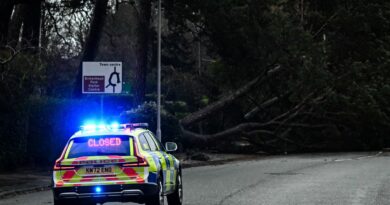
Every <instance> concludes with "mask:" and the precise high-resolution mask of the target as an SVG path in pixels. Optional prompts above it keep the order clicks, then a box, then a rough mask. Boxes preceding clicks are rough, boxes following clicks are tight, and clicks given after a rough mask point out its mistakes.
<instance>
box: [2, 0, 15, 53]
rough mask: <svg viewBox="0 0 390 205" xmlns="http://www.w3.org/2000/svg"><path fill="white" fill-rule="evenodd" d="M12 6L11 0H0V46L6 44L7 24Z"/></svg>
mask: <svg viewBox="0 0 390 205" xmlns="http://www.w3.org/2000/svg"><path fill="white" fill-rule="evenodd" d="M13 8H14V4H13V2H12V0H1V1H0V46H4V45H6V44H7V35H8V26H9V21H10V19H11V15H12V10H13Z"/></svg>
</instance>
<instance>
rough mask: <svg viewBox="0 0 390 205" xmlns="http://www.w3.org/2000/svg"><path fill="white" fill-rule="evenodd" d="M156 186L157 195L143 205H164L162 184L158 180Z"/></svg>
mask: <svg viewBox="0 0 390 205" xmlns="http://www.w3.org/2000/svg"><path fill="white" fill-rule="evenodd" d="M157 185H158V187H157V189H158V193H157V194H155V195H153V196H151V197H150V198H149V199H147V200H146V203H145V205H164V193H163V183H162V180H161V179H160V178H158V180H157Z"/></svg>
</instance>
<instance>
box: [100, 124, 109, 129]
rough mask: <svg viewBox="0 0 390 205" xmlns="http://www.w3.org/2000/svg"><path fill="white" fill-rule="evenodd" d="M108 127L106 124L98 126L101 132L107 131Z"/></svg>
mask: <svg viewBox="0 0 390 205" xmlns="http://www.w3.org/2000/svg"><path fill="white" fill-rule="evenodd" d="M106 127H107V126H106V125H105V124H100V125H99V126H98V128H99V130H105V129H106Z"/></svg>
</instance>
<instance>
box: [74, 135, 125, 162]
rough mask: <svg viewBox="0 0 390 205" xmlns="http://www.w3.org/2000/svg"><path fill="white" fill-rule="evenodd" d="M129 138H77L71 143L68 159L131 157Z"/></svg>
mask: <svg viewBox="0 0 390 205" xmlns="http://www.w3.org/2000/svg"><path fill="white" fill-rule="evenodd" d="M130 140H132V138H129V137H128V136H93V137H83V138H75V139H73V140H72V141H71V142H70V143H69V148H68V154H67V158H68V159H73V158H78V157H89V156H107V155H115V156H130V154H131V153H130Z"/></svg>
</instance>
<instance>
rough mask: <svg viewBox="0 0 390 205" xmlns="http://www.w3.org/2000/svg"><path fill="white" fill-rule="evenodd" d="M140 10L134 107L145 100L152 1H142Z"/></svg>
mask: <svg viewBox="0 0 390 205" xmlns="http://www.w3.org/2000/svg"><path fill="white" fill-rule="evenodd" d="M138 5H139V8H138V16H139V19H138V25H137V44H136V46H137V47H136V58H137V63H136V68H135V76H134V81H135V82H134V105H135V106H137V105H141V104H142V103H143V102H144V99H145V92H146V74H147V68H148V54H149V38H150V21H151V9H152V3H151V1H145V0H140V1H139V4H138Z"/></svg>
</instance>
